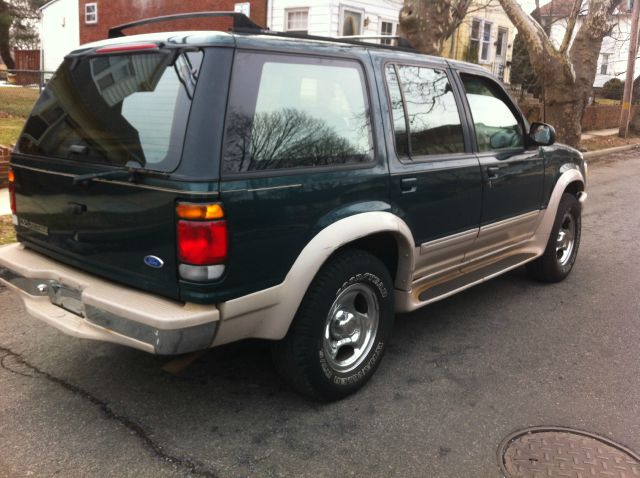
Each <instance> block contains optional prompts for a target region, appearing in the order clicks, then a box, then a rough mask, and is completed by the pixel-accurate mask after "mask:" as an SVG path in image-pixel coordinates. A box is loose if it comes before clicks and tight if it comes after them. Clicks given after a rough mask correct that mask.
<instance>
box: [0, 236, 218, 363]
mask: <svg viewBox="0 0 640 478" xmlns="http://www.w3.org/2000/svg"><path fill="white" fill-rule="evenodd" d="M2 268H4V269H2ZM0 281H2V282H3V283H4V284H6V285H7V286H9V287H10V288H12V289H13V290H15V291H16V292H18V294H19V296H20V297H21V298H22V301H23V303H24V305H25V308H26V310H27V312H28V313H29V314H30V315H32V316H33V317H36V318H37V319H40V320H42V321H44V322H46V323H48V324H50V325H52V326H54V327H56V328H57V329H59V330H61V331H62V332H65V333H67V334H69V335H73V336H76V337H82V338H87V339H93V340H102V341H107V342H114V343H118V344H122V345H126V346H129V347H134V348H137V349H140V350H144V351H146V352H151V353H157V354H161V355H172V354H181V353H186V352H192V351H194V350H201V349H205V348H207V347H210V346H211V344H212V342H213V339H214V337H215V334H216V331H217V329H218V324H219V322H220V313H219V311H218V309H217V308H216V307H215V306H213V305H200V304H191V303H186V304H185V303H182V302H175V301H172V300H169V299H164V298H162V297H158V296H156V295H153V294H148V293H145V292H141V291H137V290H132V289H131V288H129V287H125V286H122V285H118V284H114V283H112V282H109V281H106V280H104V279H100V278H98V277H96V276H92V275H90V274H85V273H83V272H79V271H78V270H76V269H73V268H70V267H67V266H65V265H63V264H60V263H58V262H56V261H54V260H51V259H49V258H47V257H45V256H43V255H41V254H38V253H36V252H33V251H30V250H28V249H25V248H24V246H22V245H21V244H11V245H8V246H4V247H2V248H0Z"/></svg>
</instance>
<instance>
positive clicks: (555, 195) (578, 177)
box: [534, 168, 587, 255]
mask: <svg viewBox="0 0 640 478" xmlns="http://www.w3.org/2000/svg"><path fill="white" fill-rule="evenodd" d="M576 182H579V183H582V186H583V190H582V191H580V193H581V194H579V195H578V200H579V201H580V203H581V204H582V203H584V201H585V199H586V198H587V193H586V192H585V191H584V187H585V186H586V181H585V178H584V176H583V175H582V172H581V171H580V170H579V169H578V168H567V169H566V170H565V171H564V172H562V174H560V177H559V178H558V180H557V181H556V184H555V186H554V188H553V191H552V192H551V197H550V198H549V203H548V204H547V208H546V211H545V212H544V214H542V217H541V219H540V222H539V223H538V227H537V228H536V233H535V236H534V243H535V244H536V246H537V249H538V251H537V253H538V255H542V253H543V252H544V250H545V249H546V247H547V242H548V241H549V234H551V230H552V229H553V223H554V222H555V219H556V214H557V212H558V207H559V206H560V200H561V199H562V195H563V194H564V193H565V192H566V191H567V189H568V188H569V187H570V185H571V184H575V183H576Z"/></svg>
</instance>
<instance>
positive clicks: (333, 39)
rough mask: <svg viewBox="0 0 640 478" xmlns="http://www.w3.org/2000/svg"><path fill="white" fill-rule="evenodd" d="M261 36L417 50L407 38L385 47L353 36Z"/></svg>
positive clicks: (271, 33) (270, 32) (271, 32)
mask: <svg viewBox="0 0 640 478" xmlns="http://www.w3.org/2000/svg"><path fill="white" fill-rule="evenodd" d="M233 31H234V33H256V32H255V30H254V31H251V30H245V29H244V28H238V29H234V30H233ZM259 33H260V34H261V35H268V36H272V37H282V38H299V39H301V40H318V41H324V42H334V43H345V44H348V45H356V46H364V47H371V46H374V47H376V48H384V49H388V50H403V51H412V52H415V51H416V49H415V48H414V47H413V45H411V43H409V42H408V41H407V39H406V38H403V37H400V38H399V39H398V45H397V46H395V45H385V44H384V43H381V44H379V45H378V44H372V43H370V42H366V41H362V40H361V39H359V38H354V37H353V36H351V37H349V36H343V37H325V36H319V35H309V34H307V33H297V32H278V31H274V30H262V31H261V32H259ZM382 38H393V37H392V36H391V35H384V36H382Z"/></svg>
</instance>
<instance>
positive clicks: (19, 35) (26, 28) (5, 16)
mask: <svg viewBox="0 0 640 478" xmlns="http://www.w3.org/2000/svg"><path fill="white" fill-rule="evenodd" d="M44 3H45V0H0V57H1V58H2V61H3V62H4V64H5V65H7V68H9V69H10V70H11V69H13V68H15V63H14V61H13V58H12V57H11V48H12V47H31V46H33V45H34V44H37V37H38V36H37V33H36V32H35V30H34V28H33V26H34V25H33V24H34V22H35V20H37V18H38V12H37V9H38V7H40V6H42V5H43V4H44Z"/></svg>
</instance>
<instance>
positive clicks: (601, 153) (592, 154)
mask: <svg viewBox="0 0 640 478" xmlns="http://www.w3.org/2000/svg"><path fill="white" fill-rule="evenodd" d="M637 148H640V144H625V145H624V146H616V147H615V148H606V149H599V150H597V151H587V152H586V153H582V154H583V156H584V159H586V160H588V161H590V162H597V161H602V160H604V159H607V156H608V155H610V154H613V153H622V152H623V151H630V150H632V149H637Z"/></svg>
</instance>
